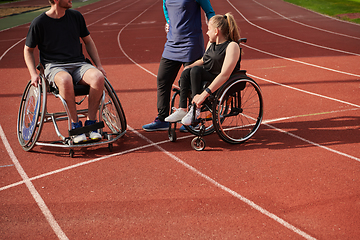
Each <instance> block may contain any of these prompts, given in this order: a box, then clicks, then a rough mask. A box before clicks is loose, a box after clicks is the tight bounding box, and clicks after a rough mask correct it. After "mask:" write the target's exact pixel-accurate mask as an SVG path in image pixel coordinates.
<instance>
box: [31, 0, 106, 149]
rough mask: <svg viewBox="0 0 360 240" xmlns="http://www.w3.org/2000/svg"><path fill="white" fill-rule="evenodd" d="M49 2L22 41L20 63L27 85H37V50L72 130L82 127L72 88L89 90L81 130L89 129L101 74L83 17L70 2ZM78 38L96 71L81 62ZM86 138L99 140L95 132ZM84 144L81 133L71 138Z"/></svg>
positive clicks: (101, 85) (92, 120)
mask: <svg viewBox="0 0 360 240" xmlns="http://www.w3.org/2000/svg"><path fill="white" fill-rule="evenodd" d="M49 2H50V4H51V8H50V10H48V11H47V12H44V13H42V14H41V15H39V16H38V17H36V18H35V19H34V20H33V21H32V23H31V25H30V28H29V31H28V34H27V37H26V43H25V47H24V59H25V63H26V66H27V68H28V70H29V73H30V76H31V84H32V85H34V86H37V85H38V84H39V83H40V76H39V74H38V73H37V71H36V64H35V57H34V50H35V48H36V46H38V49H39V52H40V63H41V64H42V65H43V66H44V75H45V78H46V79H47V81H48V83H49V85H50V86H53V87H55V88H57V89H58V90H59V94H60V96H61V97H63V98H64V100H65V101H66V103H67V105H68V108H69V112H70V118H71V121H72V129H76V128H79V127H82V122H81V121H79V119H78V115H77V110H76V103H75V93H74V85H76V84H81V85H88V86H89V87H90V90H89V98H88V115H87V120H86V121H85V126H88V125H92V124H94V123H96V114H97V111H98V108H99V103H100V98H101V96H102V94H103V89H104V81H105V80H104V76H106V73H105V70H104V69H103V67H102V65H101V61H100V58H99V55H98V51H97V48H96V46H95V43H94V41H93V40H92V38H91V36H90V32H89V30H88V29H87V27H86V23H85V19H84V17H83V16H82V14H81V13H80V12H78V11H76V10H72V9H70V8H71V7H72V1H71V0H49ZM80 38H81V39H82V41H83V43H84V44H85V48H86V50H87V53H88V54H89V56H90V57H91V59H92V61H93V62H94V64H95V65H96V67H95V66H93V65H92V64H90V63H88V62H86V61H85V56H84V55H83V53H82V44H81V42H80ZM88 135H89V138H90V139H91V140H100V139H101V137H102V136H101V134H100V133H99V132H98V131H91V132H89V134H88ZM85 141H87V137H86V135H85V134H84V133H83V134H80V135H76V136H74V137H73V142H74V143H81V142H85Z"/></svg>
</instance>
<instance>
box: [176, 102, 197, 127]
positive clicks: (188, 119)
mask: <svg viewBox="0 0 360 240" xmlns="http://www.w3.org/2000/svg"><path fill="white" fill-rule="evenodd" d="M193 111H194V108H193V106H190V110H189V112H188V113H187V114H186V115H185V117H183V119H182V120H181V123H182V124H184V125H186V126H189V125H191V120H192V117H193ZM199 116H200V108H196V113H195V119H197V118H198V117H199Z"/></svg>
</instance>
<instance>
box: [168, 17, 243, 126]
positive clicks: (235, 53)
mask: <svg viewBox="0 0 360 240" xmlns="http://www.w3.org/2000/svg"><path fill="white" fill-rule="evenodd" d="M207 35H208V36H209V43H208V46H207V49H206V52H205V54H204V56H203V58H201V59H199V60H198V61H196V62H194V63H193V64H191V65H188V66H186V67H185V68H184V71H183V72H182V74H181V77H180V103H179V105H180V107H179V108H178V109H177V110H176V111H175V112H174V113H173V114H171V115H170V116H169V117H167V118H166V119H165V121H167V122H178V121H181V123H182V124H184V125H190V124H191V120H192V117H193V111H195V110H194V109H193V107H192V106H190V110H189V111H188V112H187V97H188V93H189V90H191V98H192V102H193V103H195V104H196V114H195V118H198V116H199V115H200V108H201V104H202V103H203V102H204V101H205V99H206V98H207V97H208V96H209V95H210V94H211V93H212V92H215V91H216V90H217V89H218V88H219V87H220V86H221V85H222V84H224V83H225V82H226V81H227V80H228V79H229V77H230V75H231V74H232V72H233V71H236V70H239V69H240V52H241V51H240V47H239V44H238V40H239V39H240V34H239V31H238V27H237V25H236V22H235V19H234V17H233V16H232V15H231V14H230V13H227V14H225V15H215V16H214V17H212V18H211V19H210V21H209V25H208V31H207ZM203 82H208V83H210V85H209V86H208V87H207V88H206V89H205V90H204V89H203Z"/></svg>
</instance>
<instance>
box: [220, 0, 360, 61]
mask: <svg viewBox="0 0 360 240" xmlns="http://www.w3.org/2000/svg"><path fill="white" fill-rule="evenodd" d="M227 2H228V3H229V4H230V5H231V6H232V7H233V8H234V9H235V11H237V12H238V13H239V14H240V16H241V17H242V18H244V20H245V21H246V22H248V23H249V24H250V25H252V26H254V27H257V28H259V29H261V30H263V31H265V32H268V33H271V34H273V35H276V36H279V37H282V38H286V39H289V40H292V41H295V42H299V43H303V44H306V45H310V46H313V47H318V48H323V49H326V50H330V51H334V52H340V53H344V54H348V55H354V56H360V54H358V53H352V52H347V51H343V50H339V49H335V48H330V47H325V46H322V45H318V44H315V43H310V42H306V41H302V40H299V39H296V38H292V37H288V36H285V35H282V34H280V33H276V32H273V31H270V30H268V29H266V28H263V27H260V26H259V25H256V24H255V23H253V22H251V21H249V20H248V19H247V18H246V17H245V16H244V15H243V14H242V13H241V12H240V11H239V10H238V9H237V8H236V7H235V6H234V5H233V4H232V3H231V2H230V1H229V0H227Z"/></svg>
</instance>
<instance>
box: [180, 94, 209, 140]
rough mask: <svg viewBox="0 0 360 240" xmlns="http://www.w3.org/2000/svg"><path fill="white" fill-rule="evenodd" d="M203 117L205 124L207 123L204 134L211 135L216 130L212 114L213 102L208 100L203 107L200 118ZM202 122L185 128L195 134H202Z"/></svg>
mask: <svg viewBox="0 0 360 240" xmlns="http://www.w3.org/2000/svg"><path fill="white" fill-rule="evenodd" d="M189 104H190V105H191V102H190V101H189ZM200 119H203V120H204V125H205V131H204V133H203V135H202V136H206V135H209V134H211V133H213V132H214V131H215V129H214V127H213V114H212V106H211V103H210V102H209V101H208V100H206V101H205V102H204V104H203V106H202V107H201V111H200V116H199V118H198V120H200ZM200 127H201V126H200V124H199V125H198V126H196V127H193V126H185V128H186V129H187V130H188V131H189V132H190V133H192V134H194V135H195V136H199V135H200Z"/></svg>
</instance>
